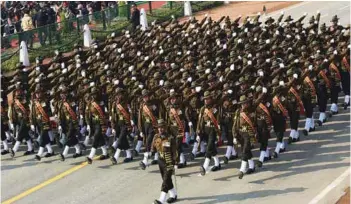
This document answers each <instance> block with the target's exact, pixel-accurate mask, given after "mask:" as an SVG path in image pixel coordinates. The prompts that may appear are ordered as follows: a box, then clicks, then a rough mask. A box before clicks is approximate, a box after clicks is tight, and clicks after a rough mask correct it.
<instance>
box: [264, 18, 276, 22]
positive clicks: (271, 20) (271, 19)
mask: <svg viewBox="0 0 351 204" xmlns="http://www.w3.org/2000/svg"><path fill="white" fill-rule="evenodd" d="M273 22H274V18H272V17H269V18H268V19H267V20H266V21H265V22H264V23H265V24H269V23H273Z"/></svg>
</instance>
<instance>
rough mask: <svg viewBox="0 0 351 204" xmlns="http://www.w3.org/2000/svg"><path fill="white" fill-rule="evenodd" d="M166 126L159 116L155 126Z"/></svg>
mask: <svg viewBox="0 0 351 204" xmlns="http://www.w3.org/2000/svg"><path fill="white" fill-rule="evenodd" d="M165 126H166V122H165V121H164V120H163V119H162V118H160V119H158V120H157V127H165Z"/></svg>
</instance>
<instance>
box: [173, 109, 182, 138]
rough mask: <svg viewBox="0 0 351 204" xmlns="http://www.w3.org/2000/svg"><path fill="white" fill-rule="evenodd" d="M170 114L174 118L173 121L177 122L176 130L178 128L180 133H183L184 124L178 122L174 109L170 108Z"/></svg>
mask: <svg viewBox="0 0 351 204" xmlns="http://www.w3.org/2000/svg"><path fill="white" fill-rule="evenodd" d="M171 113H172V115H173V117H174V118H175V120H176V121H177V124H178V128H179V130H180V132H182V133H184V130H185V128H184V123H182V121H181V120H180V118H179V115H178V113H177V111H176V110H175V109H174V108H171Z"/></svg>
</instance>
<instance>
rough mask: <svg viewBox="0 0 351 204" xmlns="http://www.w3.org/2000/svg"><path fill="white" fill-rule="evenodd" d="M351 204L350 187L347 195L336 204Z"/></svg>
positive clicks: (346, 191)
mask: <svg viewBox="0 0 351 204" xmlns="http://www.w3.org/2000/svg"><path fill="white" fill-rule="evenodd" d="M349 203H350V187H348V188H347V189H346V190H345V195H343V196H342V197H341V198H340V200H338V202H337V203H336V204H349Z"/></svg>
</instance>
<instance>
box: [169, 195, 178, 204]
mask: <svg viewBox="0 0 351 204" xmlns="http://www.w3.org/2000/svg"><path fill="white" fill-rule="evenodd" d="M176 201H177V196H175V197H174V198H172V197H169V198H168V199H167V203H174V202H176Z"/></svg>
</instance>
